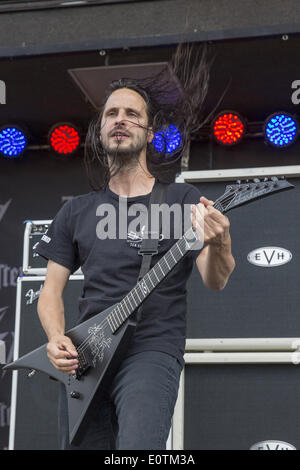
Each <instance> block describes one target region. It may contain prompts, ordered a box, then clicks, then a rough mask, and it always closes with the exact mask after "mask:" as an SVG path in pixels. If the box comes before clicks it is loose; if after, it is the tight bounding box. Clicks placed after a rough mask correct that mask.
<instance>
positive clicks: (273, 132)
mask: <svg viewBox="0 0 300 470" xmlns="http://www.w3.org/2000/svg"><path fill="white" fill-rule="evenodd" d="M298 129H299V125H298V122H297V120H296V119H295V117H294V116H292V115H291V114H288V113H284V112H279V113H273V114H271V116H269V117H268V118H267V119H266V121H265V124H264V134H265V139H266V141H267V142H268V143H270V144H271V145H273V147H277V148H284V147H288V146H289V145H292V144H293V143H294V142H295V141H296V139H297V135H298Z"/></svg>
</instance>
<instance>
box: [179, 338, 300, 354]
mask: <svg viewBox="0 0 300 470" xmlns="http://www.w3.org/2000/svg"><path fill="white" fill-rule="evenodd" d="M298 349H300V338H211V339H210V338H205V339H200V338H188V339H187V340H186V345H185V350H186V352H189V351H198V352H200V351H203V352H210V351H211V352H212V351H224V352H225V351H227V352H229V351H248V352H250V351H260V352H262V351H295V350H298Z"/></svg>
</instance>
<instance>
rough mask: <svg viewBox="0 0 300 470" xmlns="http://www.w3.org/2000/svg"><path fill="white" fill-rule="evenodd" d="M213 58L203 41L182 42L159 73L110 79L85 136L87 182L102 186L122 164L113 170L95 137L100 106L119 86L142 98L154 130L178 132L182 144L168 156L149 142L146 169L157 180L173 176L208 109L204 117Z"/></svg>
mask: <svg viewBox="0 0 300 470" xmlns="http://www.w3.org/2000/svg"><path fill="white" fill-rule="evenodd" d="M213 60H214V59H213V58H211V59H209V58H208V46H207V45H204V46H202V47H201V48H199V47H196V46H191V45H189V44H185V45H184V44H181V45H179V46H178V47H177V49H176V51H175V54H174V55H173V57H172V59H171V60H170V62H169V63H168V65H167V66H166V67H165V68H164V69H163V70H162V71H161V72H160V73H159V74H157V75H155V76H151V77H148V78H143V79H130V78H122V79H120V80H117V81H113V82H112V83H111V84H110V86H109V88H108V90H107V93H106V95H105V98H104V101H103V103H102V107H101V110H100V112H98V113H97V114H96V115H95V117H94V118H93V119H92V121H91V122H90V125H89V127H88V131H87V135H86V142H85V150H84V163H85V168H86V171H87V176H88V179H89V183H90V186H91V187H92V188H93V189H94V190H99V189H102V188H105V187H106V186H107V185H108V182H109V180H110V178H111V177H112V176H113V175H115V174H116V173H117V172H118V171H119V170H120V166H118V165H114V172H113V174H112V173H111V169H110V167H109V164H108V158H107V155H106V152H105V151H104V149H103V147H102V144H101V141H100V138H99V137H100V132H101V120H102V115H103V110H104V107H105V104H106V102H107V100H108V98H109V96H110V95H111V94H112V93H113V92H114V91H116V90H118V89H121V88H128V89H130V90H133V91H135V92H136V93H138V94H139V95H140V96H141V97H142V98H143V99H144V101H145V102H146V105H147V115H148V126H149V128H150V127H151V128H152V131H153V133H157V132H159V133H160V135H161V137H162V138H163V135H164V134H163V132H162V131H164V130H165V131H166V130H167V129H169V126H170V124H172V125H174V126H176V127H177V129H178V130H179V131H180V133H181V141H180V145H179V147H178V148H177V149H176V150H175V151H174V152H173V153H172V154H171V155H169V154H168V153H167V147H166V145H162V148H160V149H159V150H157V149H155V148H154V146H153V145H152V144H147V167H148V170H149V172H150V173H151V174H152V175H153V176H154V177H156V178H158V179H159V180H160V181H170V177H171V178H172V177H173V178H174V176H173V174H174V168H176V167H177V168H178V162H179V161H180V159H181V157H182V155H184V153H185V152H186V150H187V146H188V144H189V141H190V139H191V138H193V136H194V135H195V134H196V133H197V132H198V131H199V129H200V128H201V127H202V126H203V125H204V124H205V123H206V122H207V121H208V119H209V118H210V116H211V114H212V113H210V114H209V116H207V117H206V118H204V116H203V105H204V101H205V98H206V95H207V91H208V85H209V75H210V68H211V64H212V62H213ZM114 163H116V162H114ZM170 175H172V176H170Z"/></svg>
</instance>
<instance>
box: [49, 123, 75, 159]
mask: <svg viewBox="0 0 300 470" xmlns="http://www.w3.org/2000/svg"><path fill="white" fill-rule="evenodd" d="M49 143H50V146H51V147H52V149H53V150H54V151H55V152H56V153H59V154H60V155H70V154H71V153H73V152H75V150H77V149H78V147H79V144H80V137H79V132H78V130H77V129H76V128H75V127H74V126H73V125H72V124H69V123H60V124H55V126H53V127H52V128H51V130H50V132H49Z"/></svg>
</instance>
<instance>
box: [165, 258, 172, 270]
mask: <svg viewBox="0 0 300 470" xmlns="http://www.w3.org/2000/svg"><path fill="white" fill-rule="evenodd" d="M164 260H165V262H166V265H167V266H168V269H171V268H170V266H169V264H168V261H167V258H166V256H165V257H164Z"/></svg>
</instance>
